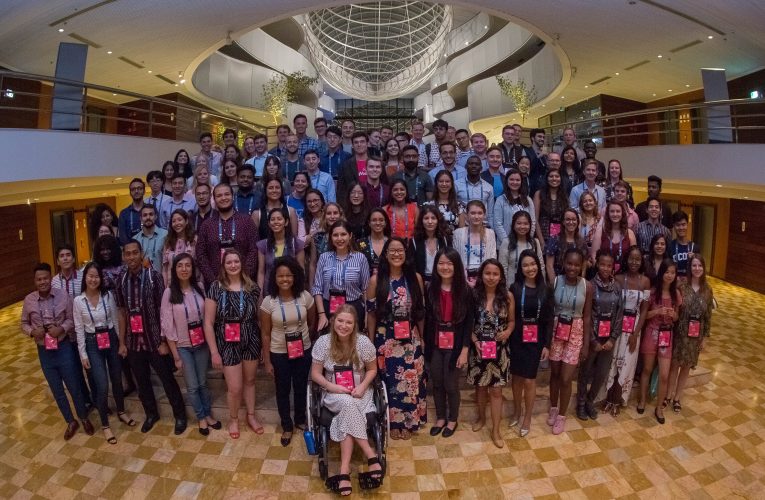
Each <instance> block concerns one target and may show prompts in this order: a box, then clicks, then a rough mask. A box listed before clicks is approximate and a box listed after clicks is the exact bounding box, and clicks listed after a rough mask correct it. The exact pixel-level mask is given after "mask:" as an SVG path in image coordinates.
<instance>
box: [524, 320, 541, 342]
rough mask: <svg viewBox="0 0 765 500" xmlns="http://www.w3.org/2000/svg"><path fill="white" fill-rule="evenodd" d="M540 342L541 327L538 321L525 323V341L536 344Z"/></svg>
mask: <svg viewBox="0 0 765 500" xmlns="http://www.w3.org/2000/svg"><path fill="white" fill-rule="evenodd" d="M537 342H539V327H538V325H537V324H536V323H528V324H525V325H523V343H524V344H536V343H537Z"/></svg>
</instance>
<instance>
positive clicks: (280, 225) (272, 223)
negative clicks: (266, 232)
mask: <svg viewBox="0 0 765 500" xmlns="http://www.w3.org/2000/svg"><path fill="white" fill-rule="evenodd" d="M286 223H287V221H286V220H285V219H284V214H283V213H282V212H281V211H280V210H274V211H273V212H271V217H269V218H268V227H270V228H271V231H273V233H274V234H281V233H282V231H284V226H285V224H286Z"/></svg>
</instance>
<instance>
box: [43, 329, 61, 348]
mask: <svg viewBox="0 0 765 500" xmlns="http://www.w3.org/2000/svg"><path fill="white" fill-rule="evenodd" d="M45 349H47V350H48V351H55V350H57V349H58V339H57V338H56V337H52V336H50V335H48V334H47V333H46V334H45Z"/></svg>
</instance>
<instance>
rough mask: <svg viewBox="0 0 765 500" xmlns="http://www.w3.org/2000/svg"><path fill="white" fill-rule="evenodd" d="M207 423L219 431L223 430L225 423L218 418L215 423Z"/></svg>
mask: <svg viewBox="0 0 765 500" xmlns="http://www.w3.org/2000/svg"><path fill="white" fill-rule="evenodd" d="M207 425H209V426H210V427H212V428H213V429H215V430H216V431H219V430H221V429H222V428H223V424H221V423H220V420H216V421H215V423H214V424H207Z"/></svg>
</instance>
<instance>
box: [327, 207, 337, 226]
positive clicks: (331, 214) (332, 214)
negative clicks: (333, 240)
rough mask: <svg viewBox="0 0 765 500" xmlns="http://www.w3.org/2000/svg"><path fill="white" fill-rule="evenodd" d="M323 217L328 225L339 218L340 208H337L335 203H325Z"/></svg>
mask: <svg viewBox="0 0 765 500" xmlns="http://www.w3.org/2000/svg"><path fill="white" fill-rule="evenodd" d="M324 219H325V220H326V221H327V225H328V226H330V225H332V224H334V223H335V222H337V221H338V220H340V209H339V208H337V205H334V204H332V205H327V208H326V210H324Z"/></svg>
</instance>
